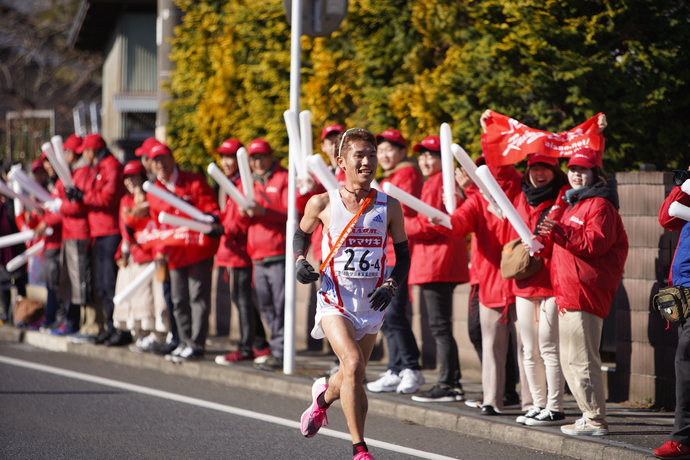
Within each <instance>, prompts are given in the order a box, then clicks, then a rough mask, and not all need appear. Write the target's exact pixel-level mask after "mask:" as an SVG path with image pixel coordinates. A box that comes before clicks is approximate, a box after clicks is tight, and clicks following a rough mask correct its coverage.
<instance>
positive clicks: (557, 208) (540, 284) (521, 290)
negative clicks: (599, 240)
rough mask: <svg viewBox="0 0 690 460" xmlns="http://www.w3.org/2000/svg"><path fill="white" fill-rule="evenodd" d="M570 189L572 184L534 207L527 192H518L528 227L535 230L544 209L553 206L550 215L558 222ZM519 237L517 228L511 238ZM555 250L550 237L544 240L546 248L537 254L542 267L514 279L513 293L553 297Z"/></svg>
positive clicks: (519, 210)
mask: <svg viewBox="0 0 690 460" xmlns="http://www.w3.org/2000/svg"><path fill="white" fill-rule="evenodd" d="M568 189H570V185H566V186H564V187H563V188H561V190H560V192H559V194H558V197H556V198H554V199H553V200H546V201H544V202H542V203H539V204H538V205H537V206H536V207H532V206H530V205H529V203H528V202H527V198H526V196H525V193H524V192H523V193H520V194H518V196H517V198H516V199H515V202H514V205H515V209H517V212H518V213H519V214H520V217H522V220H524V221H525V223H526V224H527V228H529V229H530V230H532V231H534V229H535V228H536V227H537V222H539V218H540V217H541V215H542V213H543V212H544V210H546V209H548V208H549V207H550V208H551V209H550V210H549V211H548V217H549V218H550V219H553V220H555V221H556V222H558V221H559V220H560V219H561V216H562V215H563V213H564V212H565V210H566V208H567V207H568V204H567V203H565V201H563V195H564V194H565V191H566V190H568ZM517 237H518V234H517V232H516V231H515V229H513V231H512V235H511V239H515V238H517ZM552 252H553V241H551V240H549V239H545V240H544V249H542V250H541V251H539V254H537V255H538V256H539V257H540V258H541V260H542V266H541V269H540V270H539V271H538V272H537V273H535V274H534V275H532V276H530V277H529V278H527V279H524V280H514V287H513V293H514V294H515V296H516V297H553V295H554V292H553V286H552V285H551V256H552Z"/></svg>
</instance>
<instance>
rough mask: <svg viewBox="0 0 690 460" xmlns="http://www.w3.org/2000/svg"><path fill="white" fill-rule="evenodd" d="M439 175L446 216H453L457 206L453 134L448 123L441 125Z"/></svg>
mask: <svg viewBox="0 0 690 460" xmlns="http://www.w3.org/2000/svg"><path fill="white" fill-rule="evenodd" d="M440 134H441V135H440V137H441V168H442V169H441V173H442V174H443V197H444V200H443V201H444V203H445V205H446V211H448V214H453V211H455V208H456V207H457V205H458V202H457V198H456V196H455V177H454V173H455V164H454V162H453V154H452V153H451V146H450V144H451V143H452V142H453V134H452V133H451V130H450V125H449V124H448V123H443V124H442V125H441V133H440Z"/></svg>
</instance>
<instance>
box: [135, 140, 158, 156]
mask: <svg viewBox="0 0 690 460" xmlns="http://www.w3.org/2000/svg"><path fill="white" fill-rule="evenodd" d="M156 144H160V142H158V141H157V140H156V138H155V137H147V138H146V139H145V140H144V142H142V144H141V147H139V148H138V149H136V150H134V154H135V155H136V156H138V157H141V156H144V155H147V156H148V154H149V151H150V150H151V147H153V146H154V145H156Z"/></svg>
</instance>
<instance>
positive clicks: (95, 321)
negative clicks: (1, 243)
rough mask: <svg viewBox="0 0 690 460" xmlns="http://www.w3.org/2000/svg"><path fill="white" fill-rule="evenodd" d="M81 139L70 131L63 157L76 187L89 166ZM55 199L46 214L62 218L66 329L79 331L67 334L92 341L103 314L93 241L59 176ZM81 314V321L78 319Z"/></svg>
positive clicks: (70, 338)
mask: <svg viewBox="0 0 690 460" xmlns="http://www.w3.org/2000/svg"><path fill="white" fill-rule="evenodd" d="M82 141H83V139H82V138H81V137H79V136H76V135H74V134H73V135H71V136H70V137H69V138H68V139H67V140H66V141H65V143H64V145H63V147H64V152H65V159H66V160H67V163H68V164H69V166H70V169H71V170H72V181H73V182H74V185H75V187H76V188H78V189H80V190H84V188H85V186H86V182H87V180H88V177H89V169H90V167H89V166H88V165H87V164H86V162H85V160H84V159H83V158H82V156H81V154H78V153H76V149H77V148H78V147H79V146H80V145H81V143H82ZM55 190H56V193H55V196H56V199H55V200H53V201H52V202H51V203H46V205H45V207H46V209H47V210H49V211H51V212H54V213H53V214H52V215H51V214H46V215H47V216H51V218H52V217H54V218H56V219H60V221H61V222H62V248H63V256H64V260H65V269H66V273H67V279H68V280H69V283H68V287H69V290H68V291H69V292H70V304H69V305H68V307H67V320H66V322H65V323H66V324H65V329H70V328H72V327H71V326H75V325H76V326H77V327H79V332H78V333H76V334H72V335H68V337H67V340H68V341H69V342H72V343H95V341H96V337H97V336H98V335H99V334H100V333H101V332H102V327H103V314H102V309H101V307H100V306H98V308H97V306H96V303H95V301H94V297H93V269H92V257H93V253H92V242H91V238H90V235H91V234H90V230H89V222H88V212H87V209H86V206H85V205H84V203H82V202H74V201H69V200H68V198H67V194H66V191H65V186H64V184H63V182H62V180H58V181H57V182H56V183H55ZM80 318H81V321H80Z"/></svg>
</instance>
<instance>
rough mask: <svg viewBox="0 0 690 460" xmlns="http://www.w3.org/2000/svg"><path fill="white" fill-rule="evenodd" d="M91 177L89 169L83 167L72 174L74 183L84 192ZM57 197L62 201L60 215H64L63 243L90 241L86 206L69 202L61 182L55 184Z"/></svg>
mask: <svg viewBox="0 0 690 460" xmlns="http://www.w3.org/2000/svg"><path fill="white" fill-rule="evenodd" d="M88 177H89V167H88V166H83V167H81V168H78V169H75V170H74V171H73V172H72V182H74V185H75V186H76V187H77V188H78V189H80V190H84V187H85V186H86V181H87V179H88ZM55 190H56V191H57V197H58V198H60V199H61V200H62V205H61V206H60V214H61V215H62V241H67V240H88V239H89V238H90V237H91V232H90V229H89V220H88V212H87V210H86V205H84V203H80V202H78V201H69V200H68V199H67V195H65V185H64V184H63V183H62V181H61V180H58V181H57V182H56V183H55Z"/></svg>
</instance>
